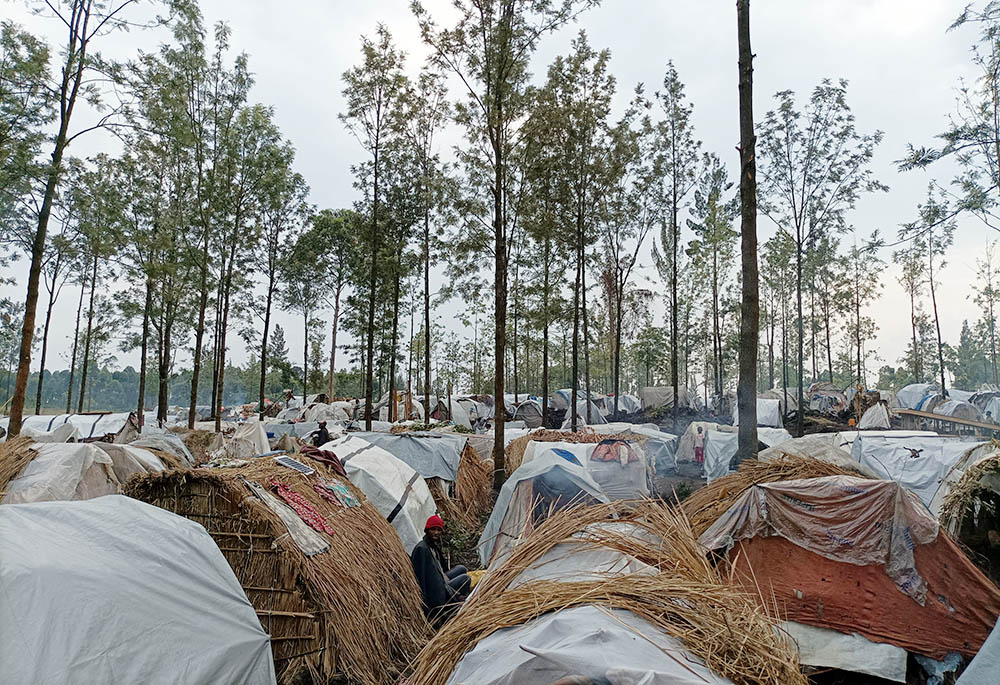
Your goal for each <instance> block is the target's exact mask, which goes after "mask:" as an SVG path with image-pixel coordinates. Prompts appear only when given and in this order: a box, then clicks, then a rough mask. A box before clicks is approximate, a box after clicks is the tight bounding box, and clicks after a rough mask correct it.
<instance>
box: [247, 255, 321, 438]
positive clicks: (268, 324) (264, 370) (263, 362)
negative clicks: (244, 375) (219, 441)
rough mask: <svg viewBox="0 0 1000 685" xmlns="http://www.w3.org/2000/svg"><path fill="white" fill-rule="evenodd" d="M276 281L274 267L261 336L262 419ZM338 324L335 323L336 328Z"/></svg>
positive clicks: (261, 418) (269, 278)
mask: <svg viewBox="0 0 1000 685" xmlns="http://www.w3.org/2000/svg"><path fill="white" fill-rule="evenodd" d="M274 281H275V278H274V270H273V269H272V270H271V273H270V274H269V275H268V280H267V299H266V301H265V304H264V332H263V334H262V335H261V337H260V387H259V388H258V389H257V390H258V393H257V394H258V397H257V402H258V405H257V406H258V409H259V412H260V414H259V418H260V420H261V421H263V420H264V392H265V390H266V386H267V336H268V334H269V333H270V332H271V304H272V302H273V300H274ZM336 325H337V324H336V323H334V327H335V328H336ZM331 399H332V395H331Z"/></svg>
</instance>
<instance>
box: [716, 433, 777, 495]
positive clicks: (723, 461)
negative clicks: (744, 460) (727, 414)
mask: <svg viewBox="0 0 1000 685" xmlns="http://www.w3.org/2000/svg"><path fill="white" fill-rule="evenodd" d="M739 438H740V434H739V433H736V432H733V433H724V432H722V431H715V430H709V431H707V433H706V435H705V466H704V474H705V479H706V480H707V481H708V482H709V483H711V482H712V481H713V480H715V479H716V478H721V477H722V476H724V475H726V474H727V473H729V462H730V461H732V458H733V457H735V456H736V452H737V451H738V449H739ZM791 439H792V436H791V435H790V434H789V433H788V431H786V430H785V429H784V428H766V427H759V428H757V440H758V441H759V442H762V443H764V444H765V445H767V446H768V447H774V446H775V445H780V444H781V443H783V442H785V441H786V440H791Z"/></svg>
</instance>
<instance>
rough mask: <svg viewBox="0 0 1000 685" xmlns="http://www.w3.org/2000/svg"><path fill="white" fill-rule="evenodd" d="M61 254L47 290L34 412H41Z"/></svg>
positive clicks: (57, 256)
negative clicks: (46, 305)
mask: <svg viewBox="0 0 1000 685" xmlns="http://www.w3.org/2000/svg"><path fill="white" fill-rule="evenodd" d="M61 261H62V254H59V255H56V263H55V266H54V268H53V272H52V290H50V291H49V306H48V307H47V308H46V310H45V327H44V328H43V329H42V356H41V360H40V361H39V364H38V389H37V390H36V391H35V414H36V415H37V414H41V413H42V381H43V380H44V379H45V353H46V352H47V351H48V346H49V324H50V323H51V322H52V307H53V305H55V303H56V279H57V278H58V277H59V263H60V262H61Z"/></svg>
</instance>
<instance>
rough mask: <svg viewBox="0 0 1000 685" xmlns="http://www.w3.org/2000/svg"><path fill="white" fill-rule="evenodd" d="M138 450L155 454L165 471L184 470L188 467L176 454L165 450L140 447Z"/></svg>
mask: <svg viewBox="0 0 1000 685" xmlns="http://www.w3.org/2000/svg"><path fill="white" fill-rule="evenodd" d="M139 449H144V450H146V451H147V452H152V453H153V454H155V455H156V456H157V457H159V459H160V461H162V462H163V465H164V466H165V467H167V470H170V469H186V468H187V467H188V465H187V463H186V462H185V461H184V460H183V459H182V458H181V457H178V456H177V455H176V454H171V453H170V452H167V451H166V450H158V449H156V448H155V447H141V448H139Z"/></svg>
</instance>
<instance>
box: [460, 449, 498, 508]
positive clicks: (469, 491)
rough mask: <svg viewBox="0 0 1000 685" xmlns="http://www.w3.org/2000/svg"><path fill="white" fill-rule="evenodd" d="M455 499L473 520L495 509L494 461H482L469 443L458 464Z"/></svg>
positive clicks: (463, 450)
mask: <svg viewBox="0 0 1000 685" xmlns="http://www.w3.org/2000/svg"><path fill="white" fill-rule="evenodd" d="M455 499H457V500H458V503H459V504H460V505H461V506H462V508H463V509H464V510H465V513H466V514H467V515H468V516H470V517H472V519H473V520H476V519H478V518H479V517H480V516H481V515H482V514H483V513H484V512H486V511H489V510H490V509H491V508H492V507H493V460H492V459H480V458H479V455H478V454H477V453H476V450H475V448H474V447H473V446H472V444H471V443H469V442H466V443H465V447H464V448H463V449H462V456H461V459H460V460H459V462H458V476H457V478H456V480H455Z"/></svg>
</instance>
